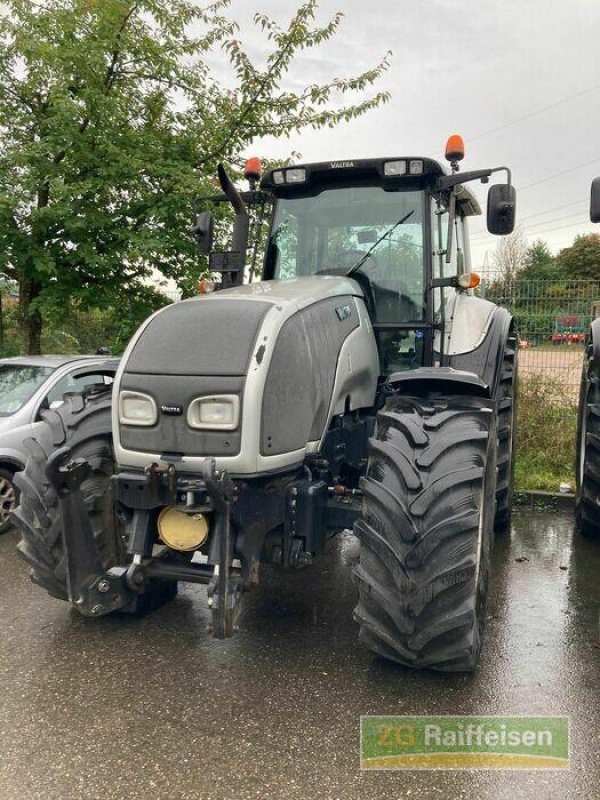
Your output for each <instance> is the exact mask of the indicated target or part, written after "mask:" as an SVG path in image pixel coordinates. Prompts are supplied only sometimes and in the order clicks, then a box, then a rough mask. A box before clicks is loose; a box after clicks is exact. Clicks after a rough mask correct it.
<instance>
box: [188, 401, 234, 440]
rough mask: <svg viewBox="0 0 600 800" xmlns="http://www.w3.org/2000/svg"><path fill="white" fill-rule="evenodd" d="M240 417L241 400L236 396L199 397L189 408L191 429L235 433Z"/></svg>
mask: <svg viewBox="0 0 600 800" xmlns="http://www.w3.org/2000/svg"><path fill="white" fill-rule="evenodd" d="M239 417H240V398H239V397H238V396H237V395H234V394H223V395H214V396H212V397H198V398H196V400H193V401H192V402H191V403H190V405H189V408H188V413H187V421H188V425H189V426H190V428H200V429H202V428H206V429H208V430H216V431H233V430H235V429H236V428H237V426H238V422H239Z"/></svg>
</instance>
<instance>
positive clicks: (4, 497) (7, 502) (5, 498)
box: [0, 478, 17, 525]
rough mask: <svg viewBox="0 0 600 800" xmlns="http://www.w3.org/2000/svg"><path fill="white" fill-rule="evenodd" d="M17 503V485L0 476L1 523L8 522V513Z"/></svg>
mask: <svg viewBox="0 0 600 800" xmlns="http://www.w3.org/2000/svg"><path fill="white" fill-rule="evenodd" d="M16 504H17V493H16V491H15V487H14V486H13V485H12V483H11V482H10V481H9V480H8V478H0V525H4V523H5V522H8V515H9V514H10V512H11V511H12V510H13V509H14V507H15V506H16Z"/></svg>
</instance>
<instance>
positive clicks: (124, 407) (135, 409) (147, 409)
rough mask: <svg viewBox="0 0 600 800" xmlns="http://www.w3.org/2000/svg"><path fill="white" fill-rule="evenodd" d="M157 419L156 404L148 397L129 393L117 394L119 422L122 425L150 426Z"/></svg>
mask: <svg viewBox="0 0 600 800" xmlns="http://www.w3.org/2000/svg"><path fill="white" fill-rule="evenodd" d="M157 419H158V411H157V409H156V403H155V402H154V400H153V399H152V398H151V397H150V396H149V395H147V394H142V393H141V392H129V391H122V392H121V393H120V394H119V422H120V423H121V424H122V425H142V426H150V425H154V424H155V423H156V420H157Z"/></svg>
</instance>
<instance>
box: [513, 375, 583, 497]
mask: <svg viewBox="0 0 600 800" xmlns="http://www.w3.org/2000/svg"><path fill="white" fill-rule="evenodd" d="M519 381H520V382H519V396H518V402H517V429H516V430H517V433H516V443H517V444H516V446H517V454H516V463H515V489H517V490H535V489H538V490H540V489H541V490H545V491H551V492H557V491H558V487H559V485H560V483H561V482H563V481H565V482H567V483H570V484H571V486H572V487H574V486H575V474H574V462H575V438H576V429H577V408H576V407H575V406H572V405H568V404H566V403H565V399H564V394H565V387H564V384H563V383H561V382H560V381H559V380H557V379H555V378H552V377H549V376H546V375H543V374H541V373H539V372H536V373H531V374H528V375H522V376H521V377H520V379H519Z"/></svg>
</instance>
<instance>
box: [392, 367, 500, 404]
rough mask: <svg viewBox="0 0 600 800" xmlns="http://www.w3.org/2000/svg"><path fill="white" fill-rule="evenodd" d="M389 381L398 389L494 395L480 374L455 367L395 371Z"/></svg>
mask: <svg viewBox="0 0 600 800" xmlns="http://www.w3.org/2000/svg"><path fill="white" fill-rule="evenodd" d="M388 383H389V384H391V386H393V388H394V389H395V390H396V391H406V390H408V392H407V393H411V394H412V393H413V392H416V393H417V394H421V393H422V392H424V391H445V392H451V393H452V394H468V395H474V396H476V397H489V398H490V399H491V398H492V397H493V394H492V393H491V391H490V388H491V387H490V386H489V385H488V384H486V383H485V381H484V380H482V378H481V377H480V376H479V375H476V374H475V373H474V372H467V371H466V370H459V369H454V368H453V367H419V368H418V369H413V370H410V371H408V372H395V373H394V374H393V375H390V377H389V378H388Z"/></svg>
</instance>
